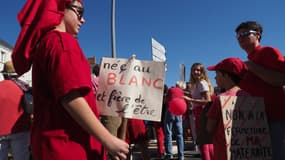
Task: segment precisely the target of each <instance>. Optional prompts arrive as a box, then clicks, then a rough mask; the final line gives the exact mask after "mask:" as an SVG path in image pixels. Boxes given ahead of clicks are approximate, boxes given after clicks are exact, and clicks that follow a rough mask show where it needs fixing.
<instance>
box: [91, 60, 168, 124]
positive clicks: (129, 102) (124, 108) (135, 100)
mask: <svg viewBox="0 0 285 160" xmlns="http://www.w3.org/2000/svg"><path fill="white" fill-rule="evenodd" d="M164 69H165V63H164V62H154V61H140V60H137V59H118V58H102V62H101V68H100V76H99V90H98V92H97V96H96V100H97V105H98V106H99V110H100V114H101V115H110V116H121V117H125V118H135V119H143V120H151V121H160V118H161V111H162V98H163V87H164V76H165V70H164Z"/></svg>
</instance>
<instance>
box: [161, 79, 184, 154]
mask: <svg viewBox="0 0 285 160" xmlns="http://www.w3.org/2000/svg"><path fill="white" fill-rule="evenodd" d="M185 88H186V84H185V83H184V82H182V81H178V82H176V86H175V87H171V88H169V89H168V92H167V95H166V103H167V107H166V113H165V118H164V138H165V139H164V144H165V159H171V158H173V153H172V135H173V132H172V128H173V126H174V127H175V129H176V132H175V134H176V135H175V137H176V143H177V148H178V159H179V160H183V159H184V138H183V124H182V115H174V114H173V113H171V111H170V109H169V107H171V106H170V103H171V101H172V100H175V98H176V99H177V98H179V100H181V101H184V99H183V95H184V92H183V89H185ZM175 104H176V105H183V104H180V103H175ZM174 107H175V108H177V109H178V108H179V107H180V106H174ZM185 107H186V103H185ZM175 108H174V109H175Z"/></svg>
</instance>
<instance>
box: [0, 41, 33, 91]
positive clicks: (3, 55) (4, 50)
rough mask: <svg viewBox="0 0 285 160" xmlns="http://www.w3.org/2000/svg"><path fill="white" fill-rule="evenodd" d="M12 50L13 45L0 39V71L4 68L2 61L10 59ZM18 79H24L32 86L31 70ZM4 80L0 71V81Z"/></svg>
mask: <svg viewBox="0 0 285 160" xmlns="http://www.w3.org/2000/svg"><path fill="white" fill-rule="evenodd" d="M12 52H13V46H11V45H10V44H8V43H7V42H5V41H3V40H1V39H0V71H3V69H4V63H5V62H7V61H11V54H12ZM19 79H21V80H23V81H25V82H26V83H28V84H29V85H30V86H32V72H31V70H30V71H29V72H27V73H25V74H23V75H22V76H21V77H19ZM2 80H4V78H3V75H2V73H0V81H2Z"/></svg>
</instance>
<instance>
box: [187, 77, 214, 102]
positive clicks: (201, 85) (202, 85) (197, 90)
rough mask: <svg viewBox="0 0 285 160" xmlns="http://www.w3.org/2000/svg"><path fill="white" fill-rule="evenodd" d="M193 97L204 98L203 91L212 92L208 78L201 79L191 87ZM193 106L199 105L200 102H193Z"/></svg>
mask: <svg viewBox="0 0 285 160" xmlns="http://www.w3.org/2000/svg"><path fill="white" fill-rule="evenodd" d="M190 91H191V95H192V98H194V99H202V98H203V97H202V94H201V93H203V92H210V88H209V85H208V83H207V81H206V80H201V81H199V82H198V83H197V84H196V85H195V86H193V87H191V89H190ZM192 105H193V107H195V106H199V104H195V103H192Z"/></svg>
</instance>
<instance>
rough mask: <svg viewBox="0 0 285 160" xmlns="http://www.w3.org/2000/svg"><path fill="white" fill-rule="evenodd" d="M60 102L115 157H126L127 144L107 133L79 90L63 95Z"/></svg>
mask: <svg viewBox="0 0 285 160" xmlns="http://www.w3.org/2000/svg"><path fill="white" fill-rule="evenodd" d="M61 103H62V105H63V106H64V108H65V109H66V110H67V112H68V113H69V114H70V115H71V116H72V118H73V119H74V120H75V121H76V122H77V123H79V125H80V126H81V127H82V128H84V129H85V130H86V131H87V132H88V133H90V134H91V135H92V136H94V137H95V138H96V139H97V140H98V141H100V142H101V143H102V145H103V146H104V147H106V149H107V150H108V152H109V153H111V154H112V155H113V156H114V157H115V158H116V159H118V158H120V159H126V158H127V153H128V152H129V150H128V148H129V145H128V144H127V143H126V142H124V141H122V140H120V139H118V138H117V137H115V136H113V135H112V134H111V133H109V131H108V130H107V129H106V128H105V127H104V126H103V125H102V124H101V122H100V121H99V119H98V118H97V117H96V116H95V114H94V113H93V112H92V110H91V108H90V107H89V105H88V103H87V102H86V101H85V99H84V98H83V97H82V96H81V95H80V93H79V92H77V91H72V92H71V93H69V94H68V95H66V96H64V98H63V99H62V101H61Z"/></svg>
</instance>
